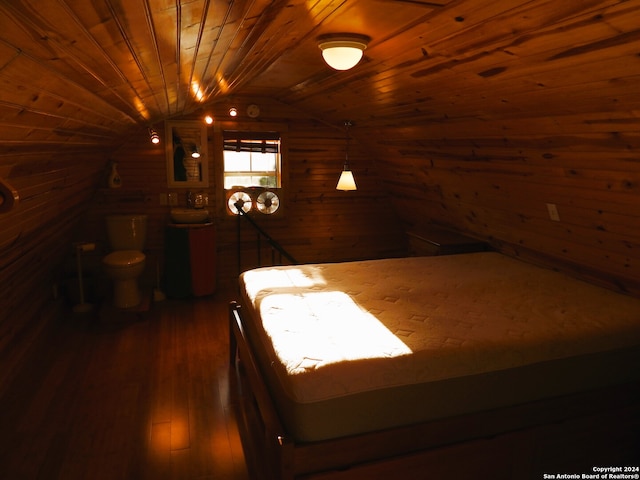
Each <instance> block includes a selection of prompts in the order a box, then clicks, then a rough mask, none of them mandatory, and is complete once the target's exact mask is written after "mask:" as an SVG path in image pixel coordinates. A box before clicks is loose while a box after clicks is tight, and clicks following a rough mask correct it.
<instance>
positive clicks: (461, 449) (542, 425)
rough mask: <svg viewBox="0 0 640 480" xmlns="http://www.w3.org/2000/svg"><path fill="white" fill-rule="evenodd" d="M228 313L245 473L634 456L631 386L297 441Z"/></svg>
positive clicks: (406, 474)
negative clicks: (342, 436)
mask: <svg viewBox="0 0 640 480" xmlns="http://www.w3.org/2000/svg"><path fill="white" fill-rule="evenodd" d="M229 319H230V326H229V330H230V366H231V368H232V369H234V370H235V371H236V377H237V382H238V388H239V391H240V397H241V398H240V400H241V404H242V414H241V415H240V416H241V417H242V418H239V424H240V430H241V436H242V441H243V445H244V448H245V456H246V457H247V463H248V464H249V468H250V469H251V468H252V464H253V468H255V469H256V471H255V472H254V474H256V475H257V474H258V473H260V472H262V473H263V474H264V475H265V477H264V478H268V479H273V480H294V479H295V480H301V479H307V480H325V479H326V480H328V479H331V480H365V479H366V480H376V479H380V480H383V479H384V480H388V479H390V478H398V479H401V478H402V479H405V478H424V475H425V470H427V471H429V472H431V475H434V476H433V477H431V476H429V478H474V479H482V478H492V479H495V478H499V479H505V480H506V479H510V478H519V479H532V480H533V479H536V480H537V479H539V478H542V476H543V471H542V470H541V469H543V468H547V467H546V466H547V465H548V468H556V469H561V468H563V466H564V467H566V465H564V463H567V464H568V465H570V466H571V467H572V468H573V471H568V472H565V473H581V472H580V470H579V469H580V468H583V467H584V468H585V469H589V468H591V467H593V466H595V465H596V464H597V462H598V455H599V456H600V458H601V461H603V462H605V461H606V462H608V463H607V464H611V462H615V461H616V460H618V461H620V462H622V461H629V460H630V459H633V458H635V455H636V454H637V450H634V449H636V448H637V447H638V445H639V444H640V443H638V442H640V436H639V432H640V384H638V383H634V384H630V385H622V386H616V387H611V388H607V389H602V390H597V391H591V392H587V393H580V394H576V395H569V396H564V397H559V398H554V399H549V400H543V401H538V402H533V403H529V404H525V405H518V406H512V407H508V408H500V409H496V410H491V411H485V412H479V413H473V414H468V415H461V416H458V417H454V418H447V419H442V420H436V421H431V422H427V423H421V424H416V425H410V426H406V427H399V428H394V429H390V430H385V431H378V432H371V433H365V434H361V435H357V436H353V437H345V438H339V439H334V440H327V441H320V442H313V443H298V442H295V440H294V439H293V438H291V437H290V436H289V435H288V434H287V431H286V428H285V427H284V425H283V423H282V421H281V419H280V416H279V414H278V411H277V408H276V406H275V405H274V403H273V401H272V399H271V395H270V392H269V389H268V387H267V385H266V383H265V382H264V380H263V375H262V372H261V370H260V367H259V364H258V363H257V361H256V358H255V356H254V354H253V352H252V350H251V344H250V341H249V339H248V338H247V335H246V331H245V328H244V325H243V319H242V314H241V307H240V305H239V304H238V303H236V302H231V304H230V306H229ZM596 432H597V435H596ZM588 435H593V437H588ZM596 437H599V438H596ZM603 449H605V450H606V451H605V450H603ZM556 451H557V452H556ZM558 452H561V453H558ZM554 455H555V457H554ZM565 461H566V462H565ZM541 462H542V463H543V464H544V465H540V463H541ZM594 462H595V463H594ZM578 464H579V466H578ZM589 465H591V466H589ZM527 467H528V469H527ZM523 470H526V471H523ZM545 472H546V470H545ZM547 473H558V472H557V471H555V472H552V471H548V472H547ZM585 473H588V472H587V470H585ZM469 475H471V476H469Z"/></svg>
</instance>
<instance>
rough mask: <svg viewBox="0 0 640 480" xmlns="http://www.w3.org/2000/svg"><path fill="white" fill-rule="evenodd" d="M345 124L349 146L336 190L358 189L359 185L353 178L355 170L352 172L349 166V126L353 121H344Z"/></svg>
mask: <svg viewBox="0 0 640 480" xmlns="http://www.w3.org/2000/svg"><path fill="white" fill-rule="evenodd" d="M344 126H345V130H346V136H347V146H346V149H345V157H344V167H343V168H342V173H341V174H340V178H339V179H338V184H337V185H336V190H343V191H345V192H347V191H350V190H357V189H358V187H357V186H356V181H355V179H354V178H353V172H351V168H350V167H349V127H351V126H353V123H352V122H351V121H349V120H347V121H346V122H344Z"/></svg>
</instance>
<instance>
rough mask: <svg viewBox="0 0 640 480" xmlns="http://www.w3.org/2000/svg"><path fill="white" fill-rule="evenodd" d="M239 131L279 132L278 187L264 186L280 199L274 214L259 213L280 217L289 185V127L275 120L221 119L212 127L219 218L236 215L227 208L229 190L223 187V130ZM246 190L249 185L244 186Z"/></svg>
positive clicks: (285, 202)
mask: <svg viewBox="0 0 640 480" xmlns="http://www.w3.org/2000/svg"><path fill="white" fill-rule="evenodd" d="M225 130H226V131H239V132H277V133H279V134H280V173H279V180H280V187H279V188H271V187H265V188H266V189H268V190H271V191H273V192H275V193H276V194H277V195H278V198H279V200H280V207H279V208H278V211H277V212H276V213H275V214H274V215H262V214H261V215H260V216H261V217H282V216H283V215H284V213H285V212H286V205H287V197H288V191H289V190H290V185H289V127H288V125H287V124H285V123H276V122H264V123H263V122H260V123H257V122H242V121H240V122H236V121H223V122H215V123H214V129H213V140H214V142H213V143H214V149H213V150H214V152H213V158H214V160H215V171H216V180H215V181H216V185H219V186H220V188H218V189H217V190H218V192H216V197H217V198H218V205H219V206H220V208H219V209H218V211H219V213H220V214H221V218H235V217H236V215H234V214H232V213H230V212H229V209H228V208H227V197H228V193H229V192H230V191H231V190H229V189H226V188H225V171H224V131H225ZM245 188H246V189H247V190H249V189H250V187H245Z"/></svg>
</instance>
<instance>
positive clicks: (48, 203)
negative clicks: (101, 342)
mask: <svg viewBox="0 0 640 480" xmlns="http://www.w3.org/2000/svg"><path fill="white" fill-rule="evenodd" d="M106 160H107V156H106V154H105V153H104V151H95V150H87V149H82V148H77V149H75V150H71V149H65V148H62V147H60V146H56V145H53V146H52V145H51V144H44V145H35V144H34V145H27V144H23V143H21V142H16V143H15V144H14V145H13V146H12V147H11V148H2V149H0V177H2V178H5V179H6V180H7V181H8V182H10V184H11V185H12V186H13V187H14V188H15V189H16V190H17V191H18V194H19V196H20V200H19V203H18V204H17V205H16V206H14V208H13V209H12V210H11V211H9V212H7V213H4V214H0V279H1V282H2V285H1V287H0V393H1V392H2V389H3V388H4V386H5V385H6V382H8V381H9V380H10V379H11V378H12V376H13V375H15V373H16V370H17V368H18V366H19V365H20V362H21V361H22V359H23V358H24V357H25V355H26V354H27V353H28V352H29V351H30V349H31V347H32V346H33V344H34V342H36V339H37V338H38V335H39V334H40V333H41V332H42V331H43V329H44V328H45V327H46V326H47V325H48V322H49V321H50V320H52V319H56V318H59V317H60V316H61V315H62V306H63V305H62V303H61V302H59V301H58V302H55V301H54V300H55V297H56V296H58V295H59V294H61V293H62V292H60V291H59V290H58V286H59V285H60V281H61V274H60V265H61V264H62V263H63V261H64V259H66V258H70V257H71V255H72V252H73V246H72V241H73V240H72V239H73V235H74V230H75V228H76V226H77V224H78V221H79V219H80V218H81V216H82V214H83V211H84V210H85V209H86V207H87V205H88V202H89V200H90V199H91V196H92V194H93V191H94V190H95V187H96V185H97V184H98V183H99V181H100V178H101V176H102V174H103V170H104V165H105V163H106Z"/></svg>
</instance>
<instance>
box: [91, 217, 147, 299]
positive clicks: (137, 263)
mask: <svg viewBox="0 0 640 480" xmlns="http://www.w3.org/2000/svg"><path fill="white" fill-rule="evenodd" d="M106 222H107V235H108V237H109V244H110V246H111V250H112V252H111V253H110V254H108V255H107V256H106V257H104V258H103V259H102V263H103V265H104V268H105V271H106V273H107V275H108V276H109V278H111V279H112V280H113V304H114V305H115V306H116V307H117V308H131V307H135V306H137V305H139V304H140V303H141V302H142V295H141V293H140V287H139V286H138V277H140V275H142V273H143V272H144V266H145V255H144V253H142V249H143V248H144V244H145V241H146V237H147V216H146V215H134V214H131V215H107V218H106Z"/></svg>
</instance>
